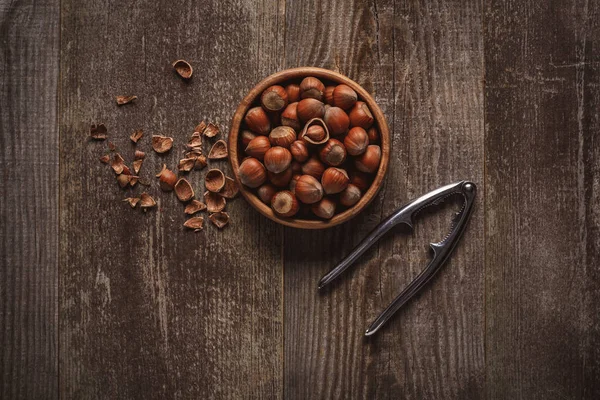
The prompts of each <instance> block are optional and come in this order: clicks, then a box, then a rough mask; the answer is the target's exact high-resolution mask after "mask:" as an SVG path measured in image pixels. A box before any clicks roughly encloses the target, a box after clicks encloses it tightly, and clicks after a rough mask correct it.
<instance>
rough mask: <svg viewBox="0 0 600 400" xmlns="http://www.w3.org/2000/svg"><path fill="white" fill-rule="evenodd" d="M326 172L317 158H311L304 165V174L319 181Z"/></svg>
mask: <svg viewBox="0 0 600 400" xmlns="http://www.w3.org/2000/svg"><path fill="white" fill-rule="evenodd" d="M324 171H325V166H324V165H323V163H322V162H321V161H320V160H319V159H318V158H317V157H316V156H313V157H311V158H310V159H309V160H308V161H307V162H305V163H304V165H302V174H304V175H310V176H313V177H315V178H317V179H321V176H323V172H324Z"/></svg>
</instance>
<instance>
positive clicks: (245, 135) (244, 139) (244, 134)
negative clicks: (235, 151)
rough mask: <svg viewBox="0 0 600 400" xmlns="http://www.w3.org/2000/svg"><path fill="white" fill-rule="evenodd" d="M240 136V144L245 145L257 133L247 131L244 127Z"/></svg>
mask: <svg viewBox="0 0 600 400" xmlns="http://www.w3.org/2000/svg"><path fill="white" fill-rule="evenodd" d="M240 137H241V138H242V144H243V145H244V147H245V146H248V144H249V143H250V141H251V140H252V139H254V138H255V137H257V135H256V134H254V133H252V131H249V130H247V129H246V130H243V131H242V133H240Z"/></svg>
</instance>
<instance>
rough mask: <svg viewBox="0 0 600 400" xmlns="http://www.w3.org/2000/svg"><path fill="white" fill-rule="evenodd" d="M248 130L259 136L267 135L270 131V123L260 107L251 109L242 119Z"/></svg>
mask: <svg viewBox="0 0 600 400" xmlns="http://www.w3.org/2000/svg"><path fill="white" fill-rule="evenodd" d="M244 122H246V125H247V126H248V128H249V129H250V130H251V131H252V132H254V133H257V134H259V135H268V134H269V132H270V131H271V121H269V116H268V115H267V113H266V112H265V110H263V108H262V107H253V108H251V109H249V110H248V112H247V113H246V116H245V117H244Z"/></svg>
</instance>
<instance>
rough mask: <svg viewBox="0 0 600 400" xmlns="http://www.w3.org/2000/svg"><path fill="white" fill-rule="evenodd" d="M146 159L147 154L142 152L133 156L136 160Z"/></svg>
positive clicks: (137, 151) (137, 152)
mask: <svg viewBox="0 0 600 400" xmlns="http://www.w3.org/2000/svg"><path fill="white" fill-rule="evenodd" d="M144 158H146V153H144V152H143V151H141V150H136V151H135V154H134V155H133V159H134V160H143V159H144Z"/></svg>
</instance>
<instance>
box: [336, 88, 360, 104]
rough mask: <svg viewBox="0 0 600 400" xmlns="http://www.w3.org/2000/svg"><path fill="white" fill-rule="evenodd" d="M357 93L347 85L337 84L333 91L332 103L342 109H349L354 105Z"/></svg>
mask: <svg viewBox="0 0 600 400" xmlns="http://www.w3.org/2000/svg"><path fill="white" fill-rule="evenodd" d="M357 99H358V95H357V94H356V92H355V91H354V89H352V88H351V87H350V86H348V85H344V84H341V85H337V86H336V87H335V89H334V91H333V104H335V106H336V107H339V108H341V109H343V110H349V109H351V108H352V107H354V104H356V100H357Z"/></svg>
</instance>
